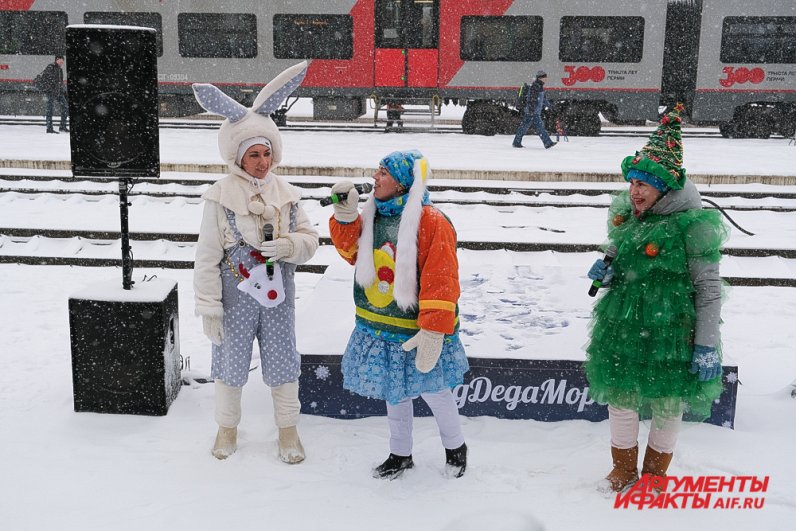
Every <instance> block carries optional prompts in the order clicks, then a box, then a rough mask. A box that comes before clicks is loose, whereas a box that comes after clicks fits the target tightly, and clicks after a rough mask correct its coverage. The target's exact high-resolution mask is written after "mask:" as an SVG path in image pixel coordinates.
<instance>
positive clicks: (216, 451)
mask: <svg viewBox="0 0 796 531" xmlns="http://www.w3.org/2000/svg"><path fill="white" fill-rule="evenodd" d="M237 449H238V428H225V427H224V426H219V427H218V433H217V434H216V443H215V444H214V445H213V457H215V458H216V459H226V458H227V457H229V456H231V455H232V454H234V453H235V450H237Z"/></svg>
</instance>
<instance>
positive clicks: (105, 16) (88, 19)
mask: <svg viewBox="0 0 796 531" xmlns="http://www.w3.org/2000/svg"><path fill="white" fill-rule="evenodd" d="M83 22H85V23H86V24H114V25H117V26H138V27H141V28H152V29H154V30H156V31H157V32H158V33H157V37H156V38H157V45H158V57H163V21H162V19H161V17H160V13H118V12H109V11H88V12H86V13H83Z"/></svg>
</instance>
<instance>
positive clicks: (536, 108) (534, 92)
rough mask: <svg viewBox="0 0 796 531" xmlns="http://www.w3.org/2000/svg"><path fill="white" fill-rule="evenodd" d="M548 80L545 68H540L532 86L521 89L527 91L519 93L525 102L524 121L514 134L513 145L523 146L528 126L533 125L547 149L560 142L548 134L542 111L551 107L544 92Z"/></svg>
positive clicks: (524, 86)
mask: <svg viewBox="0 0 796 531" xmlns="http://www.w3.org/2000/svg"><path fill="white" fill-rule="evenodd" d="M546 81H547V73H546V72H545V71H544V70H539V71H538V72H536V79H535V80H534V82H533V83H531V85H530V86H528V85H523V86H522V88H521V89H520V91H522V92H525V94H522V93H521V94H520V95H519V97H520V101H521V102H522V104H523V106H522V121H521V122H520V126H519V127H518V128H517V134H516V135H514V142H513V143H512V145H513V146H514V147H515V148H521V147H523V145H522V137H524V136H525V133H527V132H528V128H529V127H531V126H533V128H534V130H535V131H536V134H538V135H539V138H540V139H541V140H542V144H544V147H545V149H550V148H551V147H553V146H555V145H556V144H557V143H558V142H554V141H553V140H551V139H550V135H548V134H547V130H546V129H545V127H544V122H543V121H542V111H543V110H545V109H549V108H550V102H549V101H548V100H547V96H546V95H545V93H544V84H545V82H546ZM526 87H529V88H526Z"/></svg>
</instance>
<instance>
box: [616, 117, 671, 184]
mask: <svg viewBox="0 0 796 531" xmlns="http://www.w3.org/2000/svg"><path fill="white" fill-rule="evenodd" d="M683 108H684V107H683V104H681V103H678V104H677V105H675V106H674V109H673V110H672V111H671V112H668V113H666V114H665V115H664V116H663V118H661V123H660V124H658V128H657V129H656V130H655V132H654V133H652V134H651V135H650V138H649V141H648V142H647V145H646V146H644V147H643V148H641V151H636V154H635V155H632V156H629V157H625V159H624V160H623V161H622V175H623V176H624V178H625V180H627V181H629V180H630V178H631V177H628V172H630V171H631V170H638V171H643V172H645V173H649V174H652V175H654V176H655V177H657V178H658V179H660V180H662V181H663V182H664V183H665V184H666V186H668V187H669V188H671V189H672V190H682V189H683V185H684V184H685V168H683V166H682V164H683V139H682V134H681V131H680V127H681V125H682V123H683V119H682V118H680V112H681V111H682V110H683Z"/></svg>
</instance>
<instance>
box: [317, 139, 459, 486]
mask: <svg viewBox="0 0 796 531" xmlns="http://www.w3.org/2000/svg"><path fill="white" fill-rule="evenodd" d="M429 176H430V168H429V165H428V160H427V159H426V158H424V157H423V155H422V154H421V153H420V152H419V151H416V150H412V151H396V152H393V153H390V154H389V155H387V156H386V157H384V158H383V159H381V161H380V162H379V169H378V170H377V171H376V173H374V174H373V179H374V181H375V183H374V188H373V195H372V196H371V197H369V198H368V200H367V201H366V203H365V205H364V207H363V209H362V214H361V215H360V214H359V211H358V209H357V203H358V201H359V193H358V192H357V190H356V188H354V185H353V183H351V182H350V181H340V182H338V183H336V184H335V185H334V186H333V187H332V193H334V194H339V195H341V196H343V197H345V200H344V201H341V202H339V203H335V204H334V215H333V216H332V218H331V219H330V220H329V230H330V232H331V236H332V242H333V243H334V246H335V247H336V248H337V251H338V253H340V256H342V257H343V259H345V260H346V261H347V262H349V263H351V264H354V265H355V266H356V270H355V282H354V303H355V305H356V326H355V328H354V331H353V332H352V334H351V338H350V339H349V341H348V346H347V347H346V350H345V353H344V354H343V362H342V370H343V386H344V387H345V388H346V389H348V390H349V391H353V392H355V393H357V394H359V395H362V396H366V397H370V398H378V399H381V400H384V401H386V403H387V421H388V423H389V426H390V455H389V456H388V457H387V459H386V460H385V461H384V462H383V463H382V464H381V465H379V466H377V467H376V468H375V469H374V470H373V476H374V477H377V478H386V479H394V478H396V477H398V476H400V475H401V474H402V473H403V471H404V470H406V469H409V468H412V467H413V466H414V462H413V461H412V419H413V416H414V414H413V404H412V402H413V399H414V398H416V397H418V396H422V397H423V399H424V400H425V402H426V403H427V404H428V406H429V407H430V408H431V412H432V413H433V414H434V419H435V420H436V422H437V426H438V427H439V433H440V437H441V439H442V445H443V446H444V447H445V463H446V468H445V473H446V475H447V476H448V477H461V476H462V475H463V474H464V471H465V468H466V467H467V445H466V444H465V442H464V435H463V434H462V429H461V423H460V420H459V409H458V407H457V404H456V400H455V399H454V397H453V393H452V392H451V389H453V388H454V387H455V386H457V385H459V384H461V383H462V382H463V379H464V374H465V373H466V372H467V371H468V370H469V365H468V362H467V357H466V355H465V352H464V346H463V345H462V343H461V341H459V335H458V329H459V317H458V313H459V312H458V305H457V301H458V299H459V262H458V260H457V258H456V232H455V230H454V229H453V226H452V225H451V223H450V220H448V218H447V217H446V216H445V215H444V214H443V213H442V212H440V211H439V210H437V209H436V208H435V207H434V206H432V205H431V201H430V199H429V193H428V190H427V188H426V180H427V179H428V178H429ZM359 251H362V252H359Z"/></svg>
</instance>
